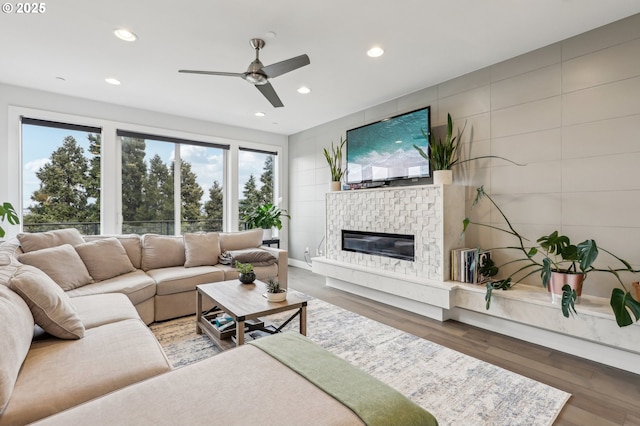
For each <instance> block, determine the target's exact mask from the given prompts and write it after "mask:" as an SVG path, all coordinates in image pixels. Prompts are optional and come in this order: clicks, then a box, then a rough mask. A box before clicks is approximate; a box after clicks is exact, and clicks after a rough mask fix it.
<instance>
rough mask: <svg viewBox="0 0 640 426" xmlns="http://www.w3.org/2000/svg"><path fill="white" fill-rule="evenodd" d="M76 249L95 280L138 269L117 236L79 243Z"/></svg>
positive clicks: (106, 278) (102, 279)
mask: <svg viewBox="0 0 640 426" xmlns="http://www.w3.org/2000/svg"><path fill="white" fill-rule="evenodd" d="M74 249H75V250H76V251H77V252H78V254H79V255H80V257H81V258H82V261H83V262H84V264H85V266H86V267H87V270H88V271H89V275H91V276H92V277H93V279H94V281H104V280H108V279H109V278H113V277H117V276H118V275H122V274H126V273H128V272H133V271H135V270H136V268H134V267H133V264H131V260H129V256H127V252H126V250H125V249H124V247H123V245H122V243H121V242H120V241H119V240H118V239H117V238H104V239H102V240H95V241H91V242H90V243H83V244H78V245H77V246H75V247H74Z"/></svg>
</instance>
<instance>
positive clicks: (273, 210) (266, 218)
mask: <svg viewBox="0 0 640 426" xmlns="http://www.w3.org/2000/svg"><path fill="white" fill-rule="evenodd" d="M283 217H286V218H287V219H291V216H289V214H288V213H287V211H286V210H284V209H281V208H279V207H278V206H274V205H273V204H271V203H267V204H263V205H261V206H257V207H255V208H254V209H253V210H251V211H250V212H248V213H247V214H245V216H244V220H245V221H246V222H247V226H248V227H249V229H255V228H262V229H271V228H274V227H275V228H278V229H282V218H283Z"/></svg>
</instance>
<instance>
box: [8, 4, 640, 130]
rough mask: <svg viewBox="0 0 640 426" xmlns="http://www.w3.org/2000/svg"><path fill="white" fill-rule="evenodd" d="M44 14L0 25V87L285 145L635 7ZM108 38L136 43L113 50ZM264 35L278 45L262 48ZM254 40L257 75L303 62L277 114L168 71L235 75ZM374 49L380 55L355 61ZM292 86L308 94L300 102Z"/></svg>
mask: <svg viewBox="0 0 640 426" xmlns="http://www.w3.org/2000/svg"><path fill="white" fill-rule="evenodd" d="M13 4H16V2H13ZM44 4H45V7H46V11H45V12H44V13H42V14H40V15H33V14H30V15H26V14H22V15H19V14H16V13H15V12H14V13H10V14H7V13H1V14H0V40H2V42H0V58H1V59H0V64H1V65H0V82H2V83H7V84H11V85H17V86H25V87H31V88H36V89H41V90H46V91H50V92H55V93H62V94H65V95H70V96H78V97H83V98H89V99H95V100H99V101H104V102H109V103H115V104H121V105H126V106H131V107H137V108H142V109H146V110H152V111H159V112H164V113H169V114H174V115H179V116H186V117H192V118H196V119H201V120H207V121H213V122H219V123H225V124H231V125H236V126H242V127H247V128H252V129H259V130H264V131H269V132H274V133H279V134H285V135H289V134H292V133H296V132H299V131H301V130H304V129H308V128H310V127H313V126H316V125H318V124H322V123H325V122H328V121H331V120H333V119H336V118H338V117H342V116H344V115H347V114H350V113H353V112H356V111H360V110H362V109H365V108H368V107H371V106H374V105H377V104H379V103H382V102H385V101H388V100H391V99H394V98H397V97H399V96H402V95H404V94H407V93H411V92H413V91H416V90H418V89H421V88H424V87H428V86H431V85H434V84H437V83H441V82H443V81H446V80H448V79H451V78H453V77H456V76H459V75H462V74H465V73H468V72H470V71H473V70H476V69H479V68H483V67H485V66H487V65H491V64H494V63H497V62H500V61H502V60H504V59H508V58H511V57H513V56H517V55H519V54H522V53H525V52H528V51H531V50H534V49H536V48H539V47H543V46H546V45H548V44H551V43H553V42H556V41H559V40H563V39H565V38H568V37H571V36H573V35H576V34H580V33H582V32H585V31H588V30H590V29H593V28H596V27H599V26H602V25H604V24H607V23H610V22H613V21H616V20H618V19H621V18H624V17H626V16H630V15H633V14H636V13H639V12H640V1H639V0H608V1H603V0H395V1H393V0H385V1H382V0H323V1H313V2H312V1H308V0H270V1H266V2H251V1H242V2H241V1H228V0H227V1H221V0H190V1H167V0H135V1H134V0H109V1H104V0H102V1H87V0H53V1H47V2H45V3H44ZM117 27H126V28H128V29H130V30H131V31H133V32H135V33H136V34H137V35H138V36H139V39H138V41H136V42H134V43H126V42H123V41H121V40H118V39H117V38H116V37H115V36H114V35H113V30H114V29H115V28H117ZM269 31H273V32H275V33H276V34H277V36H276V37H275V38H266V37H267V35H266V34H267V32H269ZM253 37H261V38H265V41H266V43H267V45H266V47H265V49H263V51H262V52H261V56H260V58H261V60H262V62H263V63H264V64H265V65H269V64H271V63H274V62H279V61H282V60H285V59H288V58H290V57H293V56H297V55H300V54H303V53H306V54H308V55H309V57H310V59H311V65H308V66H306V67H304V68H300V69H298V70H296V71H293V72H291V73H289V74H285V75H283V76H280V77H277V78H275V79H273V80H271V83H272V84H273V86H274V88H275V89H276V91H277V93H278V94H279V96H280V98H281V99H282V101H283V103H284V105H285V106H284V108H278V109H274V108H273V107H272V106H271V105H270V104H269V103H268V101H267V100H266V99H265V98H264V97H263V96H262V95H261V94H260V92H258V91H257V90H256V89H255V88H254V87H252V86H251V85H250V84H249V83H247V82H246V81H244V80H242V79H240V78H234V77H219V76H203V75H188V74H179V73H178V72H177V71H178V69H184V68H186V69H203V70H216V71H230V72H243V71H244V70H245V69H246V68H247V66H248V65H249V63H250V62H251V61H252V60H253V56H254V53H253V50H252V49H251V47H250V46H249V39H251V38H253ZM373 45H379V46H381V47H382V48H383V49H384V50H385V54H384V56H382V57H381V58H377V59H372V58H369V57H367V56H366V54H365V52H366V50H367V49H369V48H370V47H372V46H373ZM57 77H62V78H64V79H65V80H64V81H62V80H60V79H58V78H57ZM107 77H115V78H117V79H119V80H121V82H122V84H121V85H120V86H112V85H109V84H107V83H105V81H104V80H105V78H107ZM301 85H307V86H309V87H310V88H311V89H312V92H311V93H310V94H308V95H300V94H298V93H297V92H296V89H297V88H298V87H299V86H301ZM256 111H263V112H265V113H266V116H265V117H262V118H257V117H255V116H254V113H255V112H256Z"/></svg>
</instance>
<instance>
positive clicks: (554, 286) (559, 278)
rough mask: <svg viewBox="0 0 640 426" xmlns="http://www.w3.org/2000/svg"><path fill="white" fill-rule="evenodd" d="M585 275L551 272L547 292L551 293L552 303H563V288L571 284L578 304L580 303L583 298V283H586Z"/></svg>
mask: <svg viewBox="0 0 640 426" xmlns="http://www.w3.org/2000/svg"><path fill="white" fill-rule="evenodd" d="M584 278H585V275H584V274H569V273H566V272H551V279H550V280H549V285H548V286H547V290H549V292H550V293H551V303H561V302H562V287H563V286H564V285H565V284H569V287H571V289H572V290H575V291H576V296H577V297H576V303H580V296H582V283H583V282H584Z"/></svg>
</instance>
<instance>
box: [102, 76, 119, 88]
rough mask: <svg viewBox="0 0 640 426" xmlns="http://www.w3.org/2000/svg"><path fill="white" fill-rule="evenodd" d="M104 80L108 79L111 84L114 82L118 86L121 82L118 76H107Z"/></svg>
mask: <svg viewBox="0 0 640 426" xmlns="http://www.w3.org/2000/svg"><path fill="white" fill-rule="evenodd" d="M104 81H106V82H107V83H109V84H113V85H114V86H117V85H119V84H120V80H118V79H117V78H112V77H110V78H105V79H104Z"/></svg>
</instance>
